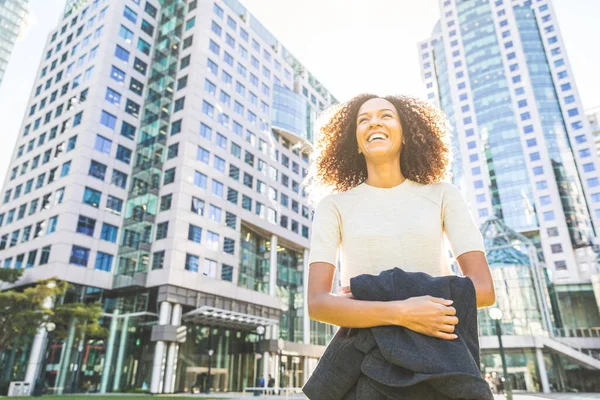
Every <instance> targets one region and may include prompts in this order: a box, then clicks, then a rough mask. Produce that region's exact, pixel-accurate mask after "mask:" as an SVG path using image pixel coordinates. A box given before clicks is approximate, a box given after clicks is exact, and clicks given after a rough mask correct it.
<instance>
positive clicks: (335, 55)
mask: <svg viewBox="0 0 600 400" xmlns="http://www.w3.org/2000/svg"><path fill="white" fill-rule="evenodd" d="M203 1H208V0H203ZM242 3H243V4H245V5H246V7H247V8H248V9H249V10H250V12H251V13H253V14H254V15H255V16H256V17H257V18H258V19H259V20H260V21H261V22H262V23H263V25H264V26H265V27H266V28H267V29H269V30H270V31H271V33H273V34H274V35H275V37H277V38H278V39H279V41H280V42H281V43H282V44H283V45H284V46H285V47H286V48H287V49H288V50H289V51H290V52H291V53H292V54H294V56H295V57H296V58H297V59H298V60H300V61H301V62H302V63H303V64H304V65H305V66H306V67H307V68H308V69H309V70H310V71H311V72H312V73H313V74H314V75H315V76H316V77H317V79H318V80H319V81H320V82H321V83H322V84H323V85H324V86H325V87H326V88H327V89H328V90H329V91H330V92H331V93H332V94H333V95H334V96H335V97H336V98H337V99H338V100H340V101H344V100H347V99H349V98H350V97H352V96H354V95H356V94H358V93H362V92H371V93H375V94H379V95H386V94H407V95H414V96H420V97H423V96H424V90H423V85H422V83H421V75H420V70H419V59H418V57H417V42H419V41H421V40H423V39H426V38H428V37H429V35H430V33H431V30H432V29H433V26H434V24H435V22H436V21H437V19H438V17H439V11H438V1H437V0H419V1H415V0H301V1H299V0H242ZM553 3H554V7H555V9H556V13H557V17H558V22H559V24H560V29H561V32H562V35H563V39H564V41H565V45H566V48H567V52H568V55H569V59H570V62H571V67H572V68H573V74H574V75H575V80H576V82H577V84H578V88H579V93H580V96H581V99H582V101H583V105H584V107H585V108H586V109H590V108H592V107H597V106H600V45H599V38H600V23H598V21H599V19H600V0H554V1H553ZM64 4H65V0H30V9H31V15H30V17H29V20H28V28H27V29H26V31H25V32H24V33H23V35H22V37H21V39H20V40H19V41H18V42H17V44H16V46H15V49H14V51H13V54H12V56H11V59H10V62H9V64H8V68H7V71H6V74H5V75H4V80H3V82H2V83H1V86H0V121H2V123H1V128H0V129H1V130H0V133H1V136H0V137H1V138H2V142H3V146H0V179H4V177H5V176H6V170H7V168H8V164H9V162H10V158H11V156H12V152H13V148H14V144H15V142H16V139H17V134H18V131H19V128H20V126H21V122H22V119H23V116H24V113H25V108H26V107H27V101H28V99H29V96H30V94H31V91H32V87H33V83H34V78H35V74H36V72H37V68H38V65H39V62H40V59H41V57H42V52H43V48H44V44H45V42H46V38H47V35H48V32H50V31H51V30H52V29H53V28H54V27H55V26H56V25H57V22H58V20H59V18H60V15H61V13H62V11H63V8H64Z"/></svg>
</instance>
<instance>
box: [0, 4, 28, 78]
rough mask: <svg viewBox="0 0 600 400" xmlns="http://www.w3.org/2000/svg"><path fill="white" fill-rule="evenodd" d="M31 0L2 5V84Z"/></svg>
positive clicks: (0, 56) (0, 14) (0, 75)
mask: <svg viewBox="0 0 600 400" xmlns="http://www.w3.org/2000/svg"><path fill="white" fill-rule="evenodd" d="M28 7H29V0H5V1H3V2H2V3H0V83H2V78H4V73H5V72H6V67H7V66H8V61H9V60H10V54H11V53H12V51H13V47H14V46H15V42H16V41H17V37H18V36H19V33H20V32H21V30H22V29H23V23H24V20H25V17H26V16H27V12H28Z"/></svg>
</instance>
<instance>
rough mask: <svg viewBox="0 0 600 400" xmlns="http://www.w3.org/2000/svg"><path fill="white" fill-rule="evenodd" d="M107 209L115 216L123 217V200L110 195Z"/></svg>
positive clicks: (107, 200)
mask: <svg viewBox="0 0 600 400" xmlns="http://www.w3.org/2000/svg"><path fill="white" fill-rule="evenodd" d="M106 209H107V210H108V211H111V212H112V213H114V214H117V215H121V210H122V209H123V200H121V199H119V198H117V197H114V196H110V195H109V196H108V197H107V199H106Z"/></svg>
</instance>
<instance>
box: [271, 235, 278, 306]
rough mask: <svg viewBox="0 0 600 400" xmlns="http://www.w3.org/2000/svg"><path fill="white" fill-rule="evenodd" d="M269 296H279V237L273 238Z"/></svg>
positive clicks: (274, 236)
mask: <svg viewBox="0 0 600 400" xmlns="http://www.w3.org/2000/svg"><path fill="white" fill-rule="evenodd" d="M270 267H271V268H270V270H269V277H270V280H269V295H271V296H277V290H276V289H277V235H272V236H271V259H270Z"/></svg>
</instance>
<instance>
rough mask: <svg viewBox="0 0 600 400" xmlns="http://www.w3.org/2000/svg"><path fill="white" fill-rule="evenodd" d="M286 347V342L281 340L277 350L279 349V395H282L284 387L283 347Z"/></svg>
mask: <svg viewBox="0 0 600 400" xmlns="http://www.w3.org/2000/svg"><path fill="white" fill-rule="evenodd" d="M284 346H285V342H284V341H283V339H279V340H278V341H277V348H278V349H279V393H281V388H282V386H283V380H282V377H283V365H282V364H283V362H282V358H283V347H284Z"/></svg>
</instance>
